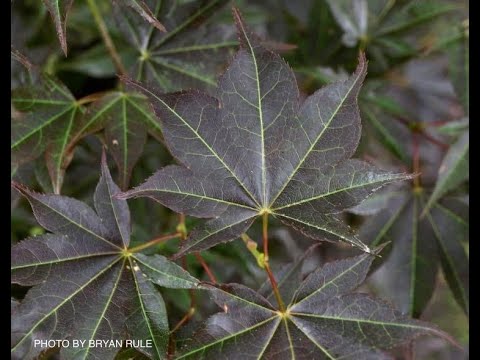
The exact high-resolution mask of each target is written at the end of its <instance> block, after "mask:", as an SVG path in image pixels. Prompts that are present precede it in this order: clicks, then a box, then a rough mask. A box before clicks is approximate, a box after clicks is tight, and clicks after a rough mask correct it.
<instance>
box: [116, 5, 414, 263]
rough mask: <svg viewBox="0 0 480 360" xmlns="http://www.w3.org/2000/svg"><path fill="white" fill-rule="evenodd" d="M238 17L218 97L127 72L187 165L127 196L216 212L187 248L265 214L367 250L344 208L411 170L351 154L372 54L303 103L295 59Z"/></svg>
mask: <svg viewBox="0 0 480 360" xmlns="http://www.w3.org/2000/svg"><path fill="white" fill-rule="evenodd" d="M234 16H235V20H236V23H237V27H238V33H239V38H240V43H241V49H240V50H239V51H238V52H237V54H236V55H235V58H234V59H233V61H232V63H231V65H230V67H229V68H228V70H227V71H226V72H225V73H224V74H223V75H222V76H221V78H220V79H219V84H218V91H217V98H213V97H211V96H209V95H206V94H203V93H199V92H196V91H186V92H181V93H174V94H162V93H160V92H158V91H156V90H153V89H150V88H148V87H144V86H143V85H141V84H139V83H137V82H134V81H131V80H128V79H127V80H126V81H127V83H129V84H131V86H133V87H134V88H136V89H139V90H141V91H143V92H144V93H145V94H146V95H148V96H149V97H150V99H151V101H152V103H153V106H154V109H155V112H156V114H157V116H158V117H159V119H160V121H161V124H162V130H163V135H164V138H165V142H166V144H167V146H168V147H169V149H170V151H171V153H172V154H173V156H174V157H175V158H177V159H178V160H179V161H180V162H181V163H182V164H183V165H184V166H185V167H186V168H185V167H180V166H169V167H166V168H164V169H161V170H160V171H158V172H157V173H156V174H154V175H153V176H152V177H151V178H149V179H148V180H147V181H146V182H145V183H144V184H142V185H140V186H139V187H137V188H135V189H133V190H130V191H128V192H126V193H125V194H123V195H122V197H123V198H132V197H142V196H143V197H151V198H154V199H155V200H157V201H159V202H161V203H162V204H164V205H165V206H167V207H170V208H171V209H173V210H175V211H177V212H182V213H185V214H187V215H192V216H196V217H207V218H208V217H215V218H214V219H212V220H210V221H208V222H206V223H205V224H204V225H201V226H200V227H197V228H196V229H194V230H193V231H192V232H191V234H190V236H189V239H188V240H187V241H186V242H185V244H184V246H183V248H182V249H181V251H180V253H179V256H180V255H181V254H184V253H187V252H190V251H198V250H203V249H207V248H209V247H211V246H213V245H215V244H218V243H220V242H225V241H228V240H232V239H234V238H235V237H237V236H239V235H240V234H241V233H242V232H244V231H246V230H247V229H248V228H249V226H250V225H251V224H252V222H253V221H254V219H255V218H256V217H258V216H261V215H263V214H270V215H273V216H275V217H277V218H279V219H280V220H281V221H282V222H284V223H285V224H287V225H289V226H292V227H294V228H296V229H298V230H299V231H301V232H303V233H305V234H306V235H308V236H310V237H313V238H315V239H319V240H324V239H326V240H333V241H336V240H339V239H340V240H343V241H347V242H348V243H350V244H352V245H356V246H358V247H360V248H361V249H363V250H364V251H369V249H368V247H367V246H365V245H364V244H363V243H362V242H361V241H360V240H359V239H357V238H356V237H355V236H354V235H353V234H352V232H351V230H350V229H349V228H348V227H347V226H346V225H343V223H342V222H341V221H340V220H339V219H338V217H337V215H336V214H337V213H339V212H341V211H342V210H343V209H346V208H349V207H351V206H353V205H355V204H357V203H359V202H360V201H362V200H363V199H365V198H366V197H368V196H369V195H370V194H371V193H373V192H374V191H375V190H376V189H378V188H379V187H381V186H382V185H384V184H386V183H389V182H392V181H398V180H403V179H406V178H407V176H405V175H404V174H393V173H389V172H385V171H381V170H379V169H377V168H375V167H373V166H372V165H369V164H367V163H365V162H362V161H359V160H349V158H350V156H351V155H352V154H353V153H354V151H355V149H356V147H357V144H358V140H359V137H360V132H361V124H360V117H359V114H358V107H357V103H356V98H357V94H358V91H359V89H360V86H361V83H362V80H363V78H364V77H365V73H366V61H365V58H364V57H363V55H362V56H360V63H359V65H358V68H357V71H356V72H355V73H354V74H353V75H352V76H351V77H350V78H349V79H348V80H346V81H343V82H336V83H333V84H331V85H328V86H326V87H324V88H322V89H320V90H318V91H317V92H316V93H314V94H313V95H312V96H310V97H309V98H307V99H306V100H305V102H304V103H303V104H300V103H299V93H298V88H297V84H296V81H295V77H294V75H293V73H292V71H291V70H290V68H289V67H288V65H287V64H286V63H285V62H284V61H283V60H282V59H281V58H280V57H279V56H278V55H276V54H274V53H273V52H271V51H269V50H267V49H265V48H264V47H262V45H261V44H260V42H259V40H258V39H257V38H256V37H255V36H254V35H253V34H251V33H250V32H249V31H248V30H247V28H246V27H245V24H244V23H243V21H242V19H241V18H240V14H239V12H238V10H236V9H234Z"/></svg>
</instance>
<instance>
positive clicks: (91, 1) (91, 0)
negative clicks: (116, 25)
mask: <svg viewBox="0 0 480 360" xmlns="http://www.w3.org/2000/svg"><path fill="white" fill-rule="evenodd" d="M87 4H88V7H89V8H90V12H91V13H92V15H93V18H94V20H95V23H96V24H97V27H98V30H99V31H100V35H101V36H102V39H103V42H104V43H105V47H106V48H107V51H108V53H109V54H110V57H111V58H112V61H113V64H114V65H115V68H116V69H117V71H118V72H119V73H120V74H121V75H126V74H127V71H126V70H125V67H124V66H123V64H122V60H121V59H120V55H118V52H117V49H116V48H115V45H114V44H113V41H112V38H111V37H110V34H109V33H108V29H107V25H105V22H104V21H103V18H102V15H101V14H100V11H99V9H98V7H97V4H96V0H87Z"/></svg>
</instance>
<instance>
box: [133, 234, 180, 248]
mask: <svg viewBox="0 0 480 360" xmlns="http://www.w3.org/2000/svg"><path fill="white" fill-rule="evenodd" d="M180 235H181V234H180V233H174V234H168V235H164V236H160V237H158V238H155V239H153V240H150V241H149V242H146V243H145V244H142V245H138V246H135V247H133V248H131V249H128V251H129V252H131V253H136V252H139V251H142V250H144V249H146V248H149V247H151V246H154V245H157V244H159V243H162V242H164V241H167V240H170V239H173V238H176V237H179V236H180Z"/></svg>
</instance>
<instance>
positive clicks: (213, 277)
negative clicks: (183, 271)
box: [195, 251, 217, 284]
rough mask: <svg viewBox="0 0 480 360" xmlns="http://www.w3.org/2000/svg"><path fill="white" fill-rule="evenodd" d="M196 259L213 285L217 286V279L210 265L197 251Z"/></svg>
mask: <svg viewBox="0 0 480 360" xmlns="http://www.w3.org/2000/svg"><path fill="white" fill-rule="evenodd" d="M195 257H196V258H197V260H198V262H199V263H200V264H201V265H202V267H203V270H204V271H205V273H206V274H207V275H208V277H209V279H210V281H211V282H212V283H214V284H216V283H217V278H216V277H215V275H213V272H212V270H211V269H210V268H209V267H208V265H207V263H206V262H205V260H204V259H203V257H202V255H201V254H200V253H199V252H198V251H196V252H195Z"/></svg>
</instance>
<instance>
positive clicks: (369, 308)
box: [176, 254, 452, 360]
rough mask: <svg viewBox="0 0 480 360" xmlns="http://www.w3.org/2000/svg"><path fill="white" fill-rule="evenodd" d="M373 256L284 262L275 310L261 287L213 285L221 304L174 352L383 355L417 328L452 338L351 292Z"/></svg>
mask: <svg viewBox="0 0 480 360" xmlns="http://www.w3.org/2000/svg"><path fill="white" fill-rule="evenodd" d="M373 258H374V255H371V254H363V255H360V256H356V257H352V258H347V259H343V260H339V261H334V262H330V263H327V264H325V265H324V266H323V267H321V268H318V269H316V270H315V271H313V272H312V273H310V274H309V275H308V276H307V277H306V278H305V279H304V280H303V281H302V280H301V272H300V271H298V270H299V268H301V262H300V264H294V265H293V266H290V267H288V271H286V272H285V274H284V276H283V277H281V278H280V277H279V279H280V282H279V284H280V293H281V294H282V297H283V299H284V300H285V302H286V304H287V305H288V306H287V307H286V309H285V310H283V311H282V310H279V309H277V308H276V307H275V306H273V305H272V303H271V302H270V301H269V298H271V297H272V296H271V294H268V291H267V292H265V291H262V289H261V291H260V292H261V293H263V294H264V296H262V295H261V293H260V292H259V293H257V292H255V291H254V290H252V289H250V288H247V287H245V286H243V285H240V284H227V285H222V286H217V287H214V288H213V289H212V297H213V299H214V301H215V302H216V303H217V304H218V305H219V307H220V308H222V309H223V312H222V313H218V314H214V315H213V316H211V317H210V318H209V319H207V320H206V321H205V323H204V325H203V326H202V327H201V328H200V329H199V330H198V331H197V332H196V333H194V335H193V336H191V338H189V339H187V340H186V341H185V342H184V346H182V347H180V351H179V354H178V356H177V357H176V359H196V360H198V359H242V360H245V359H272V360H273V359H275V360H283V359H305V360H307V359H308V360H310V359H318V360H321V359H329V360H332V359H369V360H370V359H391V356H390V355H389V354H387V353H385V352H384V350H387V349H391V348H394V347H397V346H400V345H402V344H405V343H408V341H411V340H413V339H414V338H416V337H418V336H420V335H427V334H430V335H437V336H441V337H444V338H446V339H448V340H450V341H452V340H451V339H449V337H448V335H447V334H445V333H443V332H442V331H440V330H439V329H437V328H436V327H434V326H433V325H430V324H427V323H425V322H422V321H418V320H413V319H409V318H408V317H407V316H405V315H402V314H401V313H399V312H398V311H396V310H395V309H394V308H392V307H391V306H390V305H388V304H387V303H385V302H383V301H382V300H379V299H376V298H374V297H372V296H370V295H367V294H362V293H355V292H353V290H354V289H355V288H356V287H358V286H359V285H360V284H361V283H362V282H363V281H364V280H365V277H366V275H367V273H368V269H369V267H370V265H371V263H372V260H373ZM299 265H300V266H299ZM299 275H300V276H299ZM270 290H271V288H270ZM268 295H270V296H268Z"/></svg>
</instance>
